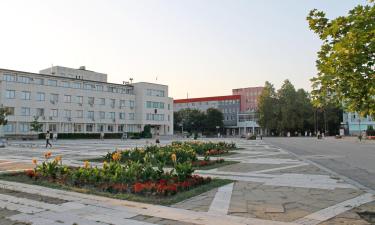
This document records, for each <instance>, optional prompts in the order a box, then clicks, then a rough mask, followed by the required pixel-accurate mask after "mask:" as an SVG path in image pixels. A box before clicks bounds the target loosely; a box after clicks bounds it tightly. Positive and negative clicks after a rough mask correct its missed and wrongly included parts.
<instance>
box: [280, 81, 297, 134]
mask: <svg viewBox="0 0 375 225" xmlns="http://www.w3.org/2000/svg"><path fill="white" fill-rule="evenodd" d="M277 95H278V97H279V105H280V113H281V115H280V116H279V125H278V128H279V131H280V132H281V131H284V132H294V131H295V130H296V127H297V126H296V125H297V120H298V114H297V107H296V104H295V100H296V89H295V88H294V86H293V84H292V83H291V82H290V81H289V80H285V81H284V83H283V85H282V86H281V88H280V89H279V90H278V91H277Z"/></svg>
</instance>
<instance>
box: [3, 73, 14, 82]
mask: <svg viewBox="0 0 375 225" xmlns="http://www.w3.org/2000/svg"><path fill="white" fill-rule="evenodd" d="M3 80H5V81H11V82H15V81H16V76H14V75H11V74H4V76H3Z"/></svg>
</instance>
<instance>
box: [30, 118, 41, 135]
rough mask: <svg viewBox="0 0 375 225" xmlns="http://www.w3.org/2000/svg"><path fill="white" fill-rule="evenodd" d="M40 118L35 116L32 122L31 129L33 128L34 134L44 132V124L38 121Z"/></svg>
mask: <svg viewBox="0 0 375 225" xmlns="http://www.w3.org/2000/svg"><path fill="white" fill-rule="evenodd" d="M38 119H39V117H38V116H34V120H33V121H32V122H31V124H30V127H31V129H30V130H31V131H34V132H41V131H42V128H43V124H42V123H40V122H39V121H38Z"/></svg>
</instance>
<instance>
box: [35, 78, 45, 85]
mask: <svg viewBox="0 0 375 225" xmlns="http://www.w3.org/2000/svg"><path fill="white" fill-rule="evenodd" d="M34 82H35V84H38V85H43V84H44V79H42V78H35V79H34Z"/></svg>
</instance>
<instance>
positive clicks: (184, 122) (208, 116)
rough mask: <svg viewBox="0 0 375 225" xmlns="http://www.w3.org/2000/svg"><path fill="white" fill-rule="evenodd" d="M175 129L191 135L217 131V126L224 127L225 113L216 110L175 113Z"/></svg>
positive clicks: (193, 110)
mask: <svg viewBox="0 0 375 225" xmlns="http://www.w3.org/2000/svg"><path fill="white" fill-rule="evenodd" d="M173 118H174V122H173V124H174V129H175V130H181V128H182V127H183V129H184V131H187V132H189V133H196V132H203V131H210V132H213V131H216V126H220V127H223V119H224V116H223V113H222V112H221V111H220V110H218V109H214V108H210V109H208V110H207V111H206V112H205V113H204V112H201V111H199V110H197V109H182V110H180V111H178V112H174V116H173Z"/></svg>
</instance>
